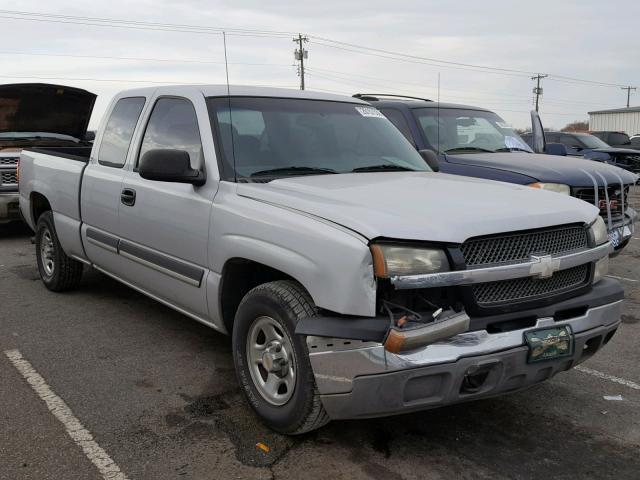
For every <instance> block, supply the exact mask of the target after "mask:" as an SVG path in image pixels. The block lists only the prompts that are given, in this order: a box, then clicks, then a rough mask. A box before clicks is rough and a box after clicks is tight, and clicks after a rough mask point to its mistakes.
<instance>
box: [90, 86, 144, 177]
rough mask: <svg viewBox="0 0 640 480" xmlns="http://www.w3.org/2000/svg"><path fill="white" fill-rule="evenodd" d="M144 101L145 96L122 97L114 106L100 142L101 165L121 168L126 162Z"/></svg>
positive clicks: (99, 158)
mask: <svg viewBox="0 0 640 480" xmlns="http://www.w3.org/2000/svg"><path fill="white" fill-rule="evenodd" d="M144 102H145V98H144V97H130V98H121V99H120V100H118V102H117V103H116V105H115V107H113V111H112V112H111V116H110V117H109V120H107V125H106V127H105V129H104V134H103V135H102V141H101V142H100V151H99V152H98V163H99V164H100V165H106V166H108V167H116V168H121V167H122V166H123V165H124V164H125V162H126V161H127V152H128V151H129V144H130V143H131V137H133V130H134V129H135V128H136V124H137V123H138V118H140V112H142V107H144Z"/></svg>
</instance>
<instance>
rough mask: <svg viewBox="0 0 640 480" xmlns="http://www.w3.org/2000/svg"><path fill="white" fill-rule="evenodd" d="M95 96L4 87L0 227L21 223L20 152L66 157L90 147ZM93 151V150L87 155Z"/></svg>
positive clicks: (0, 94) (58, 88)
mask: <svg viewBox="0 0 640 480" xmlns="http://www.w3.org/2000/svg"><path fill="white" fill-rule="evenodd" d="M95 99H96V96H95V95H94V94H93V93H89V92H87V91H85V90H80V89H78V88H72V87H65V86H62V85H48V84H37V83H32V84H11V85H0V224H2V223H7V222H10V221H14V220H18V219H19V218H20V210H19V208H18V178H17V166H18V158H19V157H20V151H21V150H22V149H23V148H29V147H46V148H49V149H58V150H59V151H61V152H67V153H68V152H70V151H72V150H73V151H77V150H78V149H82V148H85V149H86V148H87V145H89V144H88V143H86V142H85V141H84V136H85V133H86V130H87V125H88V123H89V117H90V116H91V111H92V110H93V104H94V102H95ZM89 150H91V147H90V145H89V147H88V150H87V153H88V151H89Z"/></svg>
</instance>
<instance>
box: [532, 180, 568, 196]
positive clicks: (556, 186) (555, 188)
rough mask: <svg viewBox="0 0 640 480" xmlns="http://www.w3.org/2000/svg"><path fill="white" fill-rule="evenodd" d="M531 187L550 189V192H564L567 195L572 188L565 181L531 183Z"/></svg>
mask: <svg viewBox="0 0 640 480" xmlns="http://www.w3.org/2000/svg"><path fill="white" fill-rule="evenodd" d="M529 186H530V187H531V188H539V189H540V190H548V191H549V192H556V193H564V194H565V195H570V194H571V188H569V185H565V184H564V183H540V182H536V183H530V184H529Z"/></svg>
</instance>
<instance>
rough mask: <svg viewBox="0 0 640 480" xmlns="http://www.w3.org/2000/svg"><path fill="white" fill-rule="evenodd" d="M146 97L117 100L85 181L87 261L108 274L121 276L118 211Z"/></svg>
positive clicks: (84, 177)
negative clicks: (130, 150)
mask: <svg viewBox="0 0 640 480" xmlns="http://www.w3.org/2000/svg"><path fill="white" fill-rule="evenodd" d="M145 101H146V98H145V97H143V96H137V97H126V98H119V99H116V100H115V101H114V103H113V106H112V108H111V110H110V113H109V115H108V118H107V121H106V123H105V125H104V128H103V129H101V131H102V136H101V138H98V139H97V140H96V145H97V147H98V148H97V149H96V148H94V149H93V151H92V154H91V155H92V158H91V159H90V160H89V164H88V165H87V168H85V171H84V174H83V177H82V188H81V199H80V205H81V208H82V211H81V215H82V222H83V225H82V232H81V235H82V241H83V245H84V249H85V253H86V255H87V258H88V259H89V260H90V261H91V262H92V263H94V264H95V265H96V266H97V267H99V268H102V269H103V270H105V271H107V272H108V273H113V274H118V273H120V266H121V265H120V258H119V257H118V230H119V222H118V210H119V208H120V192H121V190H122V180H123V177H124V169H123V167H124V166H125V164H126V161H127V156H128V154H129V147H130V144H131V140H132V138H133V134H134V131H135V128H136V125H137V123H138V121H139V118H140V115H141V113H142V110H143V108H144V105H145Z"/></svg>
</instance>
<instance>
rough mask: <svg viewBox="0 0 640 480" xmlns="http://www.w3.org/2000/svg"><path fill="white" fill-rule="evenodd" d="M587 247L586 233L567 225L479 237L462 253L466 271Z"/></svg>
mask: <svg viewBox="0 0 640 480" xmlns="http://www.w3.org/2000/svg"><path fill="white" fill-rule="evenodd" d="M587 247H588V239H587V230H586V229H585V228H584V227H583V226H581V225H568V226H562V227H556V228H551V229H545V230H537V231H530V232H519V233H509V234H503V235H499V236H495V237H479V238H472V239H469V240H467V241H466V242H464V243H463V244H462V246H461V247H460V249H461V250H462V255H463V256H464V261H465V264H466V265H467V267H477V266H481V265H495V264H502V263H513V262H526V261H528V260H529V258H530V257H531V255H535V254H542V255H555V254H561V253H566V252H571V251H574V250H581V249H585V248H587Z"/></svg>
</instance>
